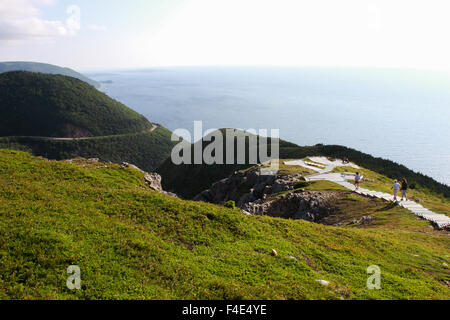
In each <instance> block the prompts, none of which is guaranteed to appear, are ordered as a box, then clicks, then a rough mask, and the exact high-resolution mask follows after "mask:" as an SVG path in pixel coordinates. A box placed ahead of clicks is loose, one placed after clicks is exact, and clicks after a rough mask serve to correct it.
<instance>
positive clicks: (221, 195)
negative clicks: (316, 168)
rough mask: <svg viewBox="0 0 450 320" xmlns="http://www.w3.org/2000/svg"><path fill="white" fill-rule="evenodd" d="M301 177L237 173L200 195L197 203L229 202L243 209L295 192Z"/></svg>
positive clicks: (257, 171) (252, 171)
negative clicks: (290, 191) (274, 195)
mask: <svg viewBox="0 0 450 320" xmlns="http://www.w3.org/2000/svg"><path fill="white" fill-rule="evenodd" d="M300 180H301V179H300V177H299V176H277V175H262V174H261V172H260V171H259V170H251V171H237V172H235V173H234V174H233V175H231V176H230V177H228V178H226V179H223V180H220V181H218V182H216V183H214V184H213V185H212V186H211V189H209V190H205V191H203V192H202V193H200V194H198V195H197V196H196V197H195V198H194V200H195V201H205V202H211V203H217V204H223V203H225V202H227V201H229V200H233V201H235V202H236V205H237V206H238V207H242V206H243V205H244V204H246V203H248V202H253V201H256V200H258V199H265V197H266V196H267V195H271V194H276V193H280V192H283V191H288V190H293V189H294V183H295V182H298V181H300Z"/></svg>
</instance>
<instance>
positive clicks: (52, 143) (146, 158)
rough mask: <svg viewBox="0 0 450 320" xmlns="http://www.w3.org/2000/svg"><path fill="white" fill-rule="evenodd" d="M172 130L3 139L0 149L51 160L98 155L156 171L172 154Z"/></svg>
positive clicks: (160, 128) (108, 159) (112, 160)
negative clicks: (79, 136) (82, 136)
mask: <svg viewBox="0 0 450 320" xmlns="http://www.w3.org/2000/svg"><path fill="white" fill-rule="evenodd" d="M171 136H172V133H171V132H170V131H169V130H167V129H166V128H164V127H161V126H158V127H157V128H156V129H155V130H154V131H152V132H141V133H130V134H123V135H115V136H106V137H94V138H90V139H81V140H49V139H40V138H32V137H28V138H0V148H9V149H15V150H24V151H28V152H31V153H33V154H34V155H39V156H43V157H45V158H49V159H56V160H62V159H72V158H76V157H84V158H99V159H100V160H102V161H111V162H114V163H121V162H124V161H125V162H129V163H132V164H135V165H136V166H138V167H139V168H141V169H143V170H145V171H148V172H150V171H153V170H155V169H156V168H157V167H158V166H159V165H160V164H161V163H163V162H164V160H166V159H167V158H168V157H169V156H170V152H171V150H172V147H173V145H174V144H173V143H172V142H171V140H170V138H171Z"/></svg>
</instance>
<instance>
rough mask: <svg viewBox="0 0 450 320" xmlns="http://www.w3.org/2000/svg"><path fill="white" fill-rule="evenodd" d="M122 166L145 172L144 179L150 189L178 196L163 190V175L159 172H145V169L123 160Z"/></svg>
mask: <svg viewBox="0 0 450 320" xmlns="http://www.w3.org/2000/svg"><path fill="white" fill-rule="evenodd" d="M122 166H123V167H126V168H132V169H135V170H138V171H139V172H142V173H143V174H144V181H145V182H146V183H147V185H148V186H149V187H150V189H152V190H155V191H158V192H161V193H165V194H167V195H170V196H173V197H176V196H177V195H176V194H174V193H171V192H166V191H164V190H163V188H162V185H161V180H162V177H161V176H160V175H159V174H157V173H154V172H152V173H148V172H145V171H143V170H141V169H140V168H138V167H137V166H135V165H134V164H131V163H128V162H123V163H122Z"/></svg>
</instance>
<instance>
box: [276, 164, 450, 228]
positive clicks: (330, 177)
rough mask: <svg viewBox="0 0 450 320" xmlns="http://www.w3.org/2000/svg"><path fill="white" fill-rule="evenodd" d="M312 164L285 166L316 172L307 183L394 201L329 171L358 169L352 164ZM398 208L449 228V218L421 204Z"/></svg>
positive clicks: (409, 203) (349, 177)
mask: <svg viewBox="0 0 450 320" xmlns="http://www.w3.org/2000/svg"><path fill="white" fill-rule="evenodd" d="M309 159H310V160H311V161H312V162H305V161H303V160H294V161H287V162H285V163H284V164H286V165H299V166H303V167H305V168H308V169H312V170H314V171H316V172H317V173H316V174H313V175H310V176H307V177H305V178H306V180H307V181H317V180H327V181H331V182H334V183H337V184H339V185H341V186H343V187H344V188H347V189H348V190H351V191H353V192H356V193H358V194H360V195H364V196H368V197H373V198H378V199H382V200H385V201H394V196H393V194H388V193H384V192H378V191H373V190H369V189H365V188H358V189H356V188H355V186H354V185H353V183H350V182H348V180H353V179H354V177H355V175H354V174H353V173H332V172H331V171H332V170H333V169H334V168H336V167H339V166H347V167H348V166H350V167H353V168H359V167H358V166H357V165H355V164H353V163H347V164H343V163H342V160H336V161H330V160H328V159H327V158H325V157H309ZM396 203H397V204H398V205H399V206H401V207H403V208H405V209H408V210H409V211H411V212H413V213H414V214H416V215H417V216H419V217H421V218H423V219H426V220H428V221H430V222H431V223H433V224H434V225H435V226H436V227H437V228H439V229H445V228H449V227H450V217H449V216H446V215H445V214H440V213H435V212H433V211H431V210H429V209H427V208H425V207H423V206H422V205H421V204H419V203H417V202H414V201H397V202H396Z"/></svg>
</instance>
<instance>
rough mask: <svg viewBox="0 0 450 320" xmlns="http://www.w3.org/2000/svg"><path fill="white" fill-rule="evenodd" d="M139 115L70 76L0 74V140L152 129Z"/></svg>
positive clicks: (85, 135) (77, 135)
mask: <svg viewBox="0 0 450 320" xmlns="http://www.w3.org/2000/svg"><path fill="white" fill-rule="evenodd" d="M150 129H151V124H150V122H149V121H148V120H147V119H146V118H145V117H144V116H142V115H140V114H138V113H137V112H135V111H133V110H131V109H130V108H128V107H126V106H125V105H123V104H121V103H119V102H117V101H115V100H113V99H111V98H110V97H108V96H107V95H105V94H104V93H102V92H100V91H98V90H96V89H95V88H94V87H92V86H90V85H89V84H87V83H85V82H83V81H81V80H78V79H75V78H71V77H66V76H61V75H48V74H41V73H32V72H24V71H16V72H7V73H2V74H0V136H41V137H77V138H78V137H91V136H107V135H116V134H125V133H137V132H143V131H145V130H150Z"/></svg>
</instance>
